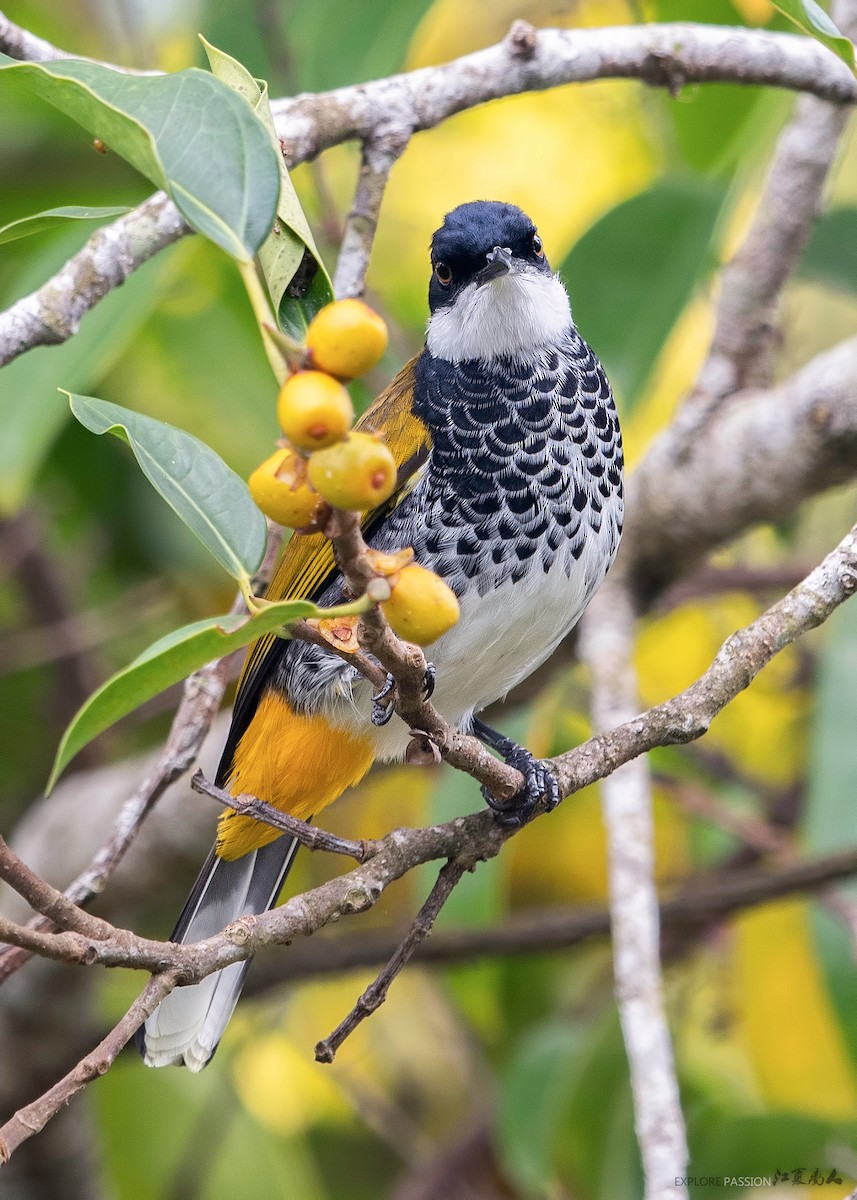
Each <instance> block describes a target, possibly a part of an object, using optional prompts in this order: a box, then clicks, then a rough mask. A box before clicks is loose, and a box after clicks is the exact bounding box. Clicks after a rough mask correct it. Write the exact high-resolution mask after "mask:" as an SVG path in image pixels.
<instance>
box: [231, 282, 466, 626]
mask: <svg viewBox="0 0 857 1200" xmlns="http://www.w3.org/2000/svg"><path fill="white" fill-rule="evenodd" d="M386 347H387V327H386V325H385V324H384V321H383V319H382V318H381V317H380V316H378V314H377V313H375V312H373V311H372V309H371V308H369V307H368V305H366V304H364V303H363V302H362V301H361V300H339V301H337V302H335V303H333V304H329V305H327V307H326V308H323V309H322V310H321V311H320V312H319V313H317V314H316V316H315V317H314V318H313V320H312V321H311V323H310V325H309V328H308V329H307V334H306V358H307V363H308V366H307V367H306V369H303V370H300V371H297V372H295V374H293V375H290V376H289V378H288V379H287V380H286V382H285V383H284V384H283V386H282V388H281V390H280V394H279V396H278V397H277V419H278V420H279V423H280V428H281V429H282V431H283V434H284V438H285V442H286V444H285V445H284V446H282V448H281V449H279V450H277V451H276V452H275V453H274V454H272V455H271V457H270V458H268V459H266V460H265V461H264V462H263V463H262V464H261V465H260V466H258V467H257V468H256V470H255V471H254V472H253V473H252V475H251V476H250V478H249V480H248V484H249V487H250V494H251V495H252V497H253V499H254V500H255V502H256V504H257V505H258V506H259V508H260V509H261V510H262V512H263V513H265V515H266V516H268V517H270V518H271V520H273V521H276V522H277V523H278V524H280V525H285V526H287V527H288V528H290V529H298V530H305V529H307V528H308V527H312V526H313V523H314V522H315V521H316V519H317V517H318V516H319V512H320V509H321V507H322V505H323V504H324V503H325V502H326V503H327V504H329V505H332V506H333V507H334V508H342V509H348V510H352V511H357V512H365V511H366V510H367V509H371V508H375V507H376V506H377V505H379V504H383V502H384V501H385V500H387V499H388V498H389V497H390V496H391V495H392V493H393V491H394V489H395V486H396V461H395V459H394V458H393V455H392V454H391V453H390V450H389V449H388V448H387V446H385V444H384V442H383V440H382V438H381V437H380V436H379V435H378V434H375V433H365V432H362V431H360V430H353V429H352V428H351V427H352V425H353V423H354V408H353V406H352V403H351V397H350V396H349V394H348V392H347V391H346V389H345V387H344V381H348V380H351V379H356V378H357V376H358V375H362V374H363V373H364V372H365V371H368V370H369V369H370V368H371V367H373V366H374V365H375V364H376V363H377V362H378V360H379V359H380V358H381V355H382V354H383V353H384V351H385V349H386ZM411 557H412V555H411ZM379 573H380V574H382V575H385V576H386V577H387V582H388V583H389V586H390V596H389V599H387V600H384V601H383V602H382V604H381V607H382V609H383V611H384V613H385V615H386V617H387V620H388V621H389V623H390V626H391V628H392V629H393V630H394V632H395V633H397V634H399V636H400V637H403V638H406V639H407V640H408V641H412V642H417V643H419V644H421V645H429V644H430V643H431V642H433V641H435V640H436V639H437V638H439V637H440V636H441V634H443V633H445V632H446V631H447V630H448V629H450V628H451V627H452V626H453V625H454V624H455V622H456V621H457V620H458V615H459V609H458V601H457V600H456V598H455V594H454V593H453V592H452V591H451V590H450V588H448V587H447V585H446V584H445V583H444V582H443V580H441V579H440V578H438V576H437V575H434V574H433V572H431V571H427V570H426V569H425V568H424V567H420V566H417V565H416V564H414V563H408V564H407V565H400V564H398V563H397V564H396V569H395V570H389V571H387V570H385V571H380V572H379ZM355 621H356V618H355ZM355 648H356V647H355Z"/></svg>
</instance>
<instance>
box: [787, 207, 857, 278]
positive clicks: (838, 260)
mask: <svg viewBox="0 0 857 1200" xmlns="http://www.w3.org/2000/svg"><path fill="white" fill-rule="evenodd" d="M800 274H801V275H802V276H803V277H804V278H805V279H813V280H815V281H817V282H818V283H823V284H825V285H826V286H827V287H832V288H837V289H839V290H841V291H845V292H850V293H851V294H853V295H857V208H834V209H831V211H830V212H827V213H824V215H823V216H822V217H820V218H819V220H818V221H817V222H816V224H815V226H814V228H813V231H812V236H811V237H810V240H809V245H808V246H807V248H806V250H805V251H804V255H803V258H802V260H801V264H800Z"/></svg>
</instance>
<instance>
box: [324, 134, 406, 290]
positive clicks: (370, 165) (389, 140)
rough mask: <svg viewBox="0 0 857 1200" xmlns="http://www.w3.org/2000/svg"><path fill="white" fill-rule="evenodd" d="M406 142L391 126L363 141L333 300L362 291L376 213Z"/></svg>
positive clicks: (337, 268)
mask: <svg viewBox="0 0 857 1200" xmlns="http://www.w3.org/2000/svg"><path fill="white" fill-rule="evenodd" d="M408 141H409V135H408V134H400V133H398V132H397V131H396V130H395V129H394V130H392V131H391V132H390V133H389V134H385V133H384V132H383V130H382V129H380V128H379V129H378V130H377V131H376V132H375V134H374V135H373V136H372V137H371V138H368V139H367V140H366V141H365V142H364V143H363V150H362V154H361V160H360V174H359V177H358V180H357V190H356V192H355V194H354V201H353V203H352V205H351V211H350V212H349V214H348V217H347V219H346V222H345V232H344V234H343V237H342V245H341V246H340V248H339V258H338V259H337V262H336V272H335V274H334V277H333V292H334V295H335V296H336V298H337V300H342V299H344V298H345V297H346V296H362V295H363V292H364V291H365V288H366V271H367V269H368V267H369V255H370V254H371V252H372V243H373V242H374V240H375V231H376V229H377V228H378V215H379V213H380V212H381V204H382V202H383V200H384V192H385V191H386V188H387V180H388V179H389V177H390V171H391V170H392V169H393V165H394V164H395V162H396V160H397V159H398V158H399V157H400V156H401V155H402V154H403V153H404V150H405V148H406V146H407V144H408Z"/></svg>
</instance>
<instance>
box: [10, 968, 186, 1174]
mask: <svg viewBox="0 0 857 1200" xmlns="http://www.w3.org/2000/svg"><path fill="white" fill-rule="evenodd" d="M178 981H179V976H178V974H177V973H175V972H170V971H165V972H164V973H163V974H162V975H156V976H155V977H154V978H153V979H150V980H149V982H148V983H147V984H146V987H145V988H144V990H143V992H142V993H141V995H140V996H138V997H137V999H136V1000H135V1001H134V1003H133V1004H132V1005H131V1007H130V1008H129V1009H128V1011H127V1013H126V1014H125V1016H124V1017H123V1018H122V1020H121V1021H120V1022H119V1023H118V1025H116V1026H115V1027H114V1028H113V1029H111V1031H110V1033H108V1035H107V1037H106V1038H104V1039H103V1040H102V1041H101V1042H99V1043H98V1045H97V1046H96V1047H95V1049H94V1050H92V1051H91V1052H90V1053H89V1054H87V1055H86V1057H85V1058H83V1059H81V1061H80V1062H79V1063H78V1064H77V1066H76V1067H75V1068H74V1069H73V1070H71V1071H69V1073H68V1074H67V1075H65V1076H64V1077H63V1078H62V1079H61V1080H60V1081H59V1082H58V1083H55V1084H54V1086H53V1087H52V1088H51V1089H50V1090H49V1091H47V1092H45V1094H44V1095H43V1096H40V1097H39V1099H38V1100H35V1101H33V1103H32V1104H28V1105H27V1106H26V1108H22V1109H19V1110H18V1112H16V1113H15V1115H14V1116H13V1117H12V1118H11V1119H10V1120H8V1121H7V1122H6V1124H5V1125H4V1126H3V1127H2V1128H0V1164H2V1163H6V1162H8V1161H9V1159H10V1157H11V1155H12V1154H13V1153H14V1151H15V1150H17V1149H18V1147H19V1146H20V1145H21V1144H22V1143H23V1142H25V1141H27V1139H28V1138H31V1137H33V1135H34V1134H36V1133H39V1132H40V1131H41V1130H42V1129H44V1127H45V1125H47V1123H48V1121H50V1120H51V1118H52V1117H55V1116H56V1114H57V1113H58V1112H59V1111H60V1109H62V1108H64V1107H65V1106H66V1105H67V1104H68V1102H69V1101H70V1100H71V1099H73V1097H74V1096H76V1095H77V1093H78V1092H81V1091H83V1089H84V1088H85V1087H86V1085H87V1084H88V1083H91V1082H92V1080H93V1079H97V1078H98V1077H99V1076H100V1075H104V1074H106V1072H107V1071H108V1070H109V1069H110V1066H111V1065H112V1063H113V1061H114V1059H115V1058H116V1056H117V1054H118V1053H119V1051H120V1050H121V1049H122V1048H123V1046H125V1045H126V1044H127V1043H128V1042H129V1041H130V1040H131V1038H132V1037H133V1036H134V1034H135V1032H136V1031H137V1029H139V1027H140V1026H141V1025H142V1023H143V1022H144V1021H145V1020H146V1018H147V1017H149V1016H151V1014H152V1013H153V1012H154V1011H155V1009H156V1008H157V1007H158V1005H159V1004H160V1002H161V1001H162V1000H163V998H164V997H165V996H167V995H168V994H169V993H170V992H171V991H172V990H173V988H174V987H175V986H176V984H177V983H178Z"/></svg>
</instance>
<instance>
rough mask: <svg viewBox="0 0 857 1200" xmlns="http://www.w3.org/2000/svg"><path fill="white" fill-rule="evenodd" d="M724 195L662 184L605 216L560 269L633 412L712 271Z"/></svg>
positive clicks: (708, 188) (578, 316) (696, 186)
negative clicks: (675, 330) (675, 328)
mask: <svg viewBox="0 0 857 1200" xmlns="http://www.w3.org/2000/svg"><path fill="white" fill-rule="evenodd" d="M724 196H725V191H724V189H723V187H722V186H721V185H719V184H717V183H715V182H702V181H691V180H683V179H672V180H664V181H663V182H660V183H657V184H655V185H654V187H652V188H650V189H649V190H648V191H646V192H642V193H641V194H640V195H638V196H634V197H632V199H630V200H626V201H625V202H624V203H623V204H619V205H617V207H616V208H613V209H611V210H610V212H608V213H606V214H605V215H604V216H603V217H602V218H601V220H600V221H597V222H596V224H595V225H593V226H592V228H591V229H589V230H588V231H587V232H586V233H585V234H584V235H583V237H582V238H581V239H580V241H579V242H578V243H577V245H576V246H575V247H574V248H573V249H572V251H571V253H570V254H569V256H568V258H567V259H566V260H565V262H564V263H563V264H562V266H561V267H560V274H561V275H562V276H563V277H564V278H565V279H567V280H568V283H569V288H570V291H571V295H572V302H573V311H574V317H575V321H576V323H577V325H578V327H579V329H580V330H581V332H582V333H583V336H584V337H585V338H586V339H587V341H589V342H591V343H592V346H593V348H594V350H595V352H596V353H597V354H598V356H599V357H600V358H601V360H602V361H603V363H604V366H605V369H606V371H607V374H608V376H609V377H610V380H611V382H612V383H613V386H614V388H615V389H616V391H617V393H618V394H619V396H620V398H621V400H622V402H623V405H624V408H625V410H626V411H627V410H628V409H629V408H632V407H633V405H634V403H635V402H636V401H637V400H638V399H639V397H640V393H641V391H642V389H643V387H644V385H645V383H646V380H647V379H648V377H649V374H650V372H651V370H652V368H653V367H654V365H655V362H656V360H657V357H658V355H659V353H660V351H661V350H662V348H663V346H664V343H665V342H666V339H667V337H668V335H669V333H670V330H671V329H672V327H673V325H674V324H675V322H676V320H677V319H678V317H679V316H680V315H681V313H682V311H683V310H684V308H685V306H686V305H687V303H688V302H689V300H690V299H691V297H692V295H693V293H694V291H695V289H696V288H697V286H698V285H699V284H700V282H701V281H702V279H703V278H704V277H705V274H706V273H707V271H708V270H709V269H710V268H711V267H712V266H713V264H714V254H713V248H712V243H713V238H714V230H715V227H716V224H717V217H718V214H719V212H720V210H721V207H722V204H723V202H724Z"/></svg>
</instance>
